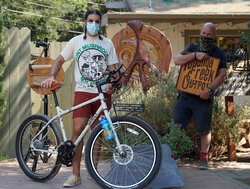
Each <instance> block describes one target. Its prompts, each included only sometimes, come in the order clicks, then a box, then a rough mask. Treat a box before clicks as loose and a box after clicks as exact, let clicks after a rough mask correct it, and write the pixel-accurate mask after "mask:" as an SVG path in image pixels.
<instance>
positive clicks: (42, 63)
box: [27, 57, 64, 95]
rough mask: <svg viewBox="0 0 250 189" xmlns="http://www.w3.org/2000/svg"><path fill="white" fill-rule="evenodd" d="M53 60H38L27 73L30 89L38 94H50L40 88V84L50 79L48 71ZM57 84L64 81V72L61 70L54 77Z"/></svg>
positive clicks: (48, 58)
mask: <svg viewBox="0 0 250 189" xmlns="http://www.w3.org/2000/svg"><path fill="white" fill-rule="evenodd" d="M53 62H54V60H53V59H52V58H50V57H44V58H41V57H40V58H38V59H37V60H35V61H34V62H33V63H32V64H31V65H30V68H29V70H28V72H27V81H28V83H29V85H30V87H31V88H32V89H33V90H34V91H35V92H36V93H38V94H41V95H49V94H52V92H51V91H50V90H46V89H44V88H42V87H41V83H42V82H43V81H44V80H45V79H47V78H49V77H50V70H51V66H52V64H53ZM56 80H57V81H58V82H63V81H64V72H63V69H62V68H61V69H60V71H59V72H58V74H57V76H56Z"/></svg>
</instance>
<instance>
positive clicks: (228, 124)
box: [212, 97, 250, 144]
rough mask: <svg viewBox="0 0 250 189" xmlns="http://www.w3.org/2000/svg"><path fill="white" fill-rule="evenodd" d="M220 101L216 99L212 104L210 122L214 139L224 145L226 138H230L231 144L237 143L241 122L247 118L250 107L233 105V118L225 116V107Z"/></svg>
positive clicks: (218, 98) (242, 123)
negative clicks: (212, 109)
mask: <svg viewBox="0 0 250 189" xmlns="http://www.w3.org/2000/svg"><path fill="white" fill-rule="evenodd" d="M221 100H222V99H221V98H220V97H217V98H216V100H215V102H214V112H213V120H212V132H213V133H214V139H216V140H215V141H217V142H218V143H221V144H226V143H227V139H228V137H230V138H232V142H233V143H238V142H239V137H240V135H239V133H240V129H241V128H242V127H243V125H244V122H242V120H246V119H248V118H249V112H250V107H249V106H247V105H246V106H244V105H234V106H235V107H234V116H233V117H230V116H228V115H227V114H226V110H225V105H224V104H223V103H222V102H221Z"/></svg>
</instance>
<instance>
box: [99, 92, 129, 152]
mask: <svg viewBox="0 0 250 189" xmlns="http://www.w3.org/2000/svg"><path fill="white" fill-rule="evenodd" d="M99 96H100V100H101V106H102V108H103V111H104V114H105V116H106V118H107V120H108V122H109V124H110V127H111V129H112V131H113V133H114V136H115V138H114V139H113V140H115V142H116V145H117V147H118V153H119V154H120V155H121V156H123V155H124V154H125V152H124V151H123V150H122V147H121V143H120V141H119V139H118V137H117V134H116V131H115V128H114V125H113V123H112V120H111V117H110V114H109V112H108V107H107V104H106V102H105V100H104V95H103V93H100V94H99ZM100 108H101V107H100ZM98 110H99V109H98ZM97 112H98V111H97Z"/></svg>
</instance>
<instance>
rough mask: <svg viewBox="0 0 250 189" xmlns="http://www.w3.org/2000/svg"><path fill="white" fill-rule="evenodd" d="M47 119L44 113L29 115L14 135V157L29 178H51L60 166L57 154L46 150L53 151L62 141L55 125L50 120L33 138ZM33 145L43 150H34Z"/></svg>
mask: <svg viewBox="0 0 250 189" xmlns="http://www.w3.org/2000/svg"><path fill="white" fill-rule="evenodd" d="M49 120H50V118H49V117H48V116H46V115H42V114H34V115H30V116H29V117H27V118H26V119H25V120H24V121H23V122H22V124H21V125H20V127H19V129H18V132H17V136H16V157H17V160H18V163H19V165H20V167H21V169H22V170H23V172H24V173H25V174H26V175H27V176H28V177H30V178H31V179H33V180H36V181H41V182H44V181H47V180H50V179H52V178H53V177H54V176H55V175H56V174H57V173H58V171H59V169H60V168H61V163H60V160H59V158H58V155H57V154H54V153H49V152H48V151H55V149H56V148H57V146H58V145H59V144H60V143H61V142H62V141H63V139H62V135H61V133H60V130H59V128H58V127H57V125H56V124H55V123H53V122H52V123H51V124H49V125H48V127H47V128H46V129H45V130H44V131H43V132H42V133H41V134H39V135H38V136H37V137H36V138H35V139H34V137H35V135H36V134H37V133H38V132H39V131H40V130H41V129H42V128H43V126H44V125H46V123H47V122H48V121H49ZM32 140H33V142H32ZM34 147H35V148H36V149H39V150H44V151H43V152H41V151H35V150H34Z"/></svg>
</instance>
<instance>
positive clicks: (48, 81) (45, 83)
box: [41, 76, 56, 90]
mask: <svg viewBox="0 0 250 189" xmlns="http://www.w3.org/2000/svg"><path fill="white" fill-rule="evenodd" d="M54 82H56V80H55V77H54V76H50V77H49V78H48V79H46V80H44V81H43V82H42V83H41V87H43V88H45V89H49V90H50V89H51V85H52V83H54Z"/></svg>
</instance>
